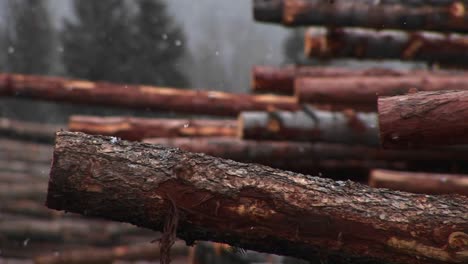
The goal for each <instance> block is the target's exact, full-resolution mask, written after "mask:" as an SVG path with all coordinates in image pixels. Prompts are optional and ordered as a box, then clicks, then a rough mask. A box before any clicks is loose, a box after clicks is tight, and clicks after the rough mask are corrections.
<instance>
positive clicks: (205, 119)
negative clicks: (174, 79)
mask: <svg viewBox="0 0 468 264" xmlns="http://www.w3.org/2000/svg"><path fill="white" fill-rule="evenodd" d="M252 1H253V16H254V19H255V20H257V21H258V22H263V23H271V24H272V23H276V24H281V25H283V26H287V27H288V28H292V27H296V26H311V28H310V29H308V30H307V31H306V32H305V35H304V47H305V48H304V53H305V56H306V57H307V58H308V59H317V60H319V61H323V60H328V61H330V60H335V61H334V62H337V63H335V66H323V65H322V66H320V65H318V66H317V65H316V66H312V63H311V65H285V66H272V65H256V66H254V67H253V69H252V73H251V74H252V82H251V84H252V87H251V88H252V93H251V94H236V93H227V92H220V91H216V90H183V89H176V88H166V87H156V86H148V85H135V84H132V85H128V84H118V83H110V82H103V81H99V82H92V81H88V80H78V79H69V78H61V77H60V78H59V77H46V76H35V75H24V74H14V73H0V97H14V98H18V99H27V100H42V101H50V102H56V103H61V104H78V105H96V106H104V107H114V108H121V109H133V110H135V111H138V110H140V111H141V110H144V111H147V112H157V118H156V117H148V116H146V117H136V116H124V115H120V116H93V115H71V116H70V117H69V119H68V124H58V125H57V124H40V123H37V122H31V121H23V120H12V119H7V118H0V198H1V199H2V201H4V202H2V203H1V204H0V216H1V218H0V250H1V254H0V262H2V261H11V260H14V261H18V260H23V261H25V263H31V262H34V263H38V264H61V263H114V262H116V261H119V263H132V262H133V261H154V260H160V262H161V263H169V261H170V259H171V258H172V259H173V260H174V262H177V263H252V262H262V263H266V262H268V261H271V262H272V259H273V258H275V261H278V263H280V261H283V260H285V258H286V257H292V258H299V259H302V260H306V261H311V262H312V263H325V262H328V263H338V264H341V263H343V264H349V263H351V264H352V263H356V264H357V263H388V264H397V263H398V264H399V263H411V264H413V263H414V264H416V263H429V264H442V263H468V202H467V201H468V199H467V198H466V197H467V196H468V136H467V135H468V123H467V122H466V120H467V119H468V72H466V71H465V70H464V69H463V68H464V67H467V66H468V44H467V43H468V36H465V35H463V34H467V33H468V13H467V12H466V10H468V9H467V8H468V1H464V0H463V1H453V0H441V1H431V0H415V1H403V0H401V1H400V0H391V1H390V0H388V1H387V0H383V1H373V0H335V1H321V0H252ZM340 59H354V60H355V61H362V60H373V61H374V65H373V66H372V67H366V68H361V67H344V66H336V64H339V60H340ZM391 60H393V61H395V60H398V61H399V63H400V64H399V65H402V66H401V67H388V64H386V63H385V62H387V61H391ZM403 65H406V67H403ZM408 65H411V66H408ZM414 65H418V67H413V66H414ZM169 112H170V114H169ZM174 113H175V114H177V116H175V117H174ZM465 115H467V116H465ZM64 130H69V131H70V132H68V131H64ZM49 172H50V173H49ZM308 175H313V176H308ZM44 203H45V204H46V206H47V207H48V208H47V207H46V206H44ZM104 219H106V220H104ZM118 222H123V223H118ZM152 242H154V243H152ZM184 242H185V243H184ZM210 242H213V243H210ZM193 245H196V246H193ZM192 246H193V247H192ZM25 249H27V250H25ZM238 251H240V252H244V253H241V254H239V253H236V252H238ZM259 252H263V253H259ZM272 254H277V255H281V256H284V257H278V256H274V257H273V255H272ZM28 261H29V262H28ZM288 261H290V260H288ZM295 261H299V260H295ZM275 263H276V262H275ZM285 263H286V262H285ZM288 263H291V262H288Z"/></svg>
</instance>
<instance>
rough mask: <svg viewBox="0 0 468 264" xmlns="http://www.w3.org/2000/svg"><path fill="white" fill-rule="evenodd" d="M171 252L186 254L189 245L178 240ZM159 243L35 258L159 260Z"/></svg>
mask: <svg viewBox="0 0 468 264" xmlns="http://www.w3.org/2000/svg"><path fill="white" fill-rule="evenodd" d="M171 254H172V255H174V256H185V255H187V254H188V247H187V246H185V245H184V244H183V243H182V242H180V241H179V242H176V244H175V245H174V246H173V247H172V250H171ZM159 257H160V256H159V245H158V244H155V243H143V244H136V245H122V246H116V247H113V248H91V249H77V250H70V251H65V252H61V253H60V254H58V255H56V254H49V255H41V256H38V257H36V258H35V259H34V262H35V264H69V263H73V264H81V263H82V264H89V263H100V264H102V263H114V262H115V261H117V260H126V261H138V260H158V259H159Z"/></svg>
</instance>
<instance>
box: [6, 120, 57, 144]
mask: <svg viewBox="0 0 468 264" xmlns="http://www.w3.org/2000/svg"><path fill="white" fill-rule="evenodd" d="M61 128H63V126H59V125H50V124H40V123H33V122H25V121H18V120H12V119H7V118H0V136H2V137H9V138H13V139H20V140H29V141H35V142H43V143H52V142H54V138H55V132H57V131H59V130H60V129H61Z"/></svg>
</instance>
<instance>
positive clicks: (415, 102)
mask: <svg viewBox="0 0 468 264" xmlns="http://www.w3.org/2000/svg"><path fill="white" fill-rule="evenodd" d="M378 108H379V127H380V140H381V142H382V146H383V147H385V148H416V147H427V146H436V145H460V144H467V143H468V123H467V122H466V120H467V118H468V91H435V92H419V93H414V94H408V95H403V96H394V97H383V98H379V101H378Z"/></svg>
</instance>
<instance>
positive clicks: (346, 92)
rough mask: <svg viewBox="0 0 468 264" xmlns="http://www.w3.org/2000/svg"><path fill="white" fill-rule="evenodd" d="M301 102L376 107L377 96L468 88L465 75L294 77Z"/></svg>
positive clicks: (467, 77)
mask: <svg viewBox="0 0 468 264" xmlns="http://www.w3.org/2000/svg"><path fill="white" fill-rule="evenodd" d="M295 87H296V97H297V98H298V100H299V102H301V103H321V104H346V105H350V106H351V105H367V106H369V107H373V108H374V109H376V108H377V98H378V97H379V96H396V95H403V94H407V93H413V92H417V91H439V90H468V75H467V76H462V75H456V76H408V77H399V78H394V77H344V78H304V77H302V78H297V79H296V82H295Z"/></svg>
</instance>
